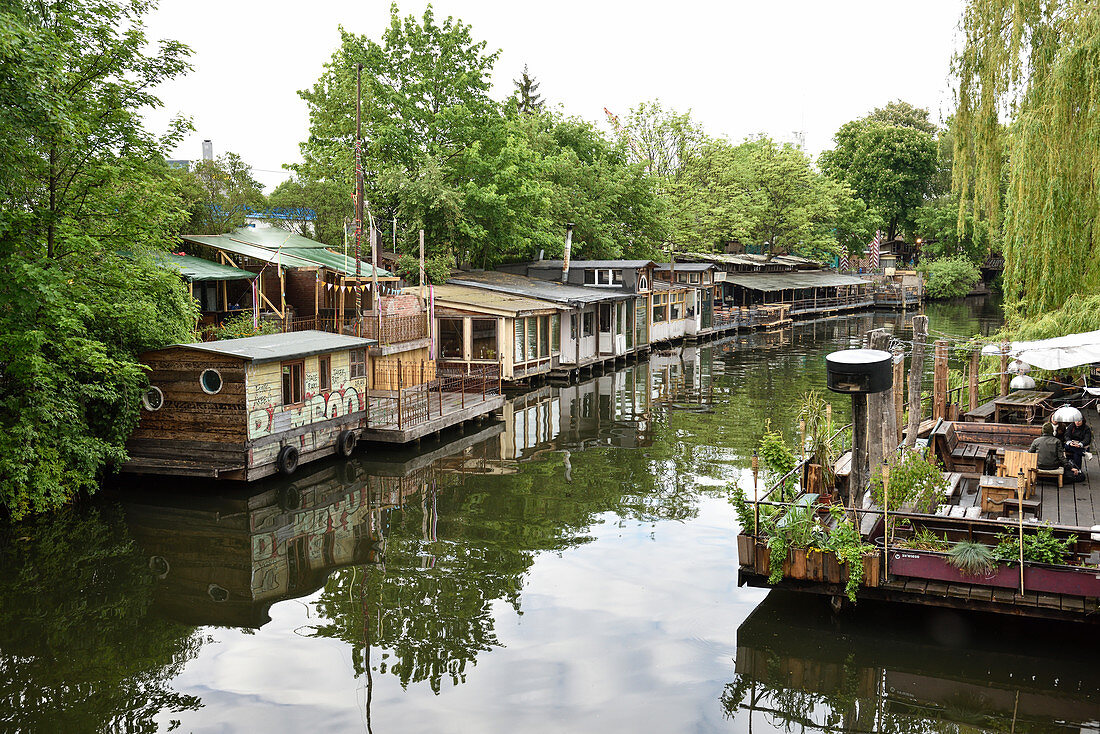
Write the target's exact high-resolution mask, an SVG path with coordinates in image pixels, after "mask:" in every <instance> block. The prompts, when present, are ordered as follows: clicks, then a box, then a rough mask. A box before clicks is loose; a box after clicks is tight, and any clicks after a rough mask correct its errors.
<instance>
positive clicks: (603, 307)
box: [600, 303, 614, 334]
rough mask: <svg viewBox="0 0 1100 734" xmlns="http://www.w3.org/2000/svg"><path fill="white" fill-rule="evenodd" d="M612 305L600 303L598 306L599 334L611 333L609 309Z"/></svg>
mask: <svg viewBox="0 0 1100 734" xmlns="http://www.w3.org/2000/svg"><path fill="white" fill-rule="evenodd" d="M613 307H614V304H611V303H601V304H600V333H601V334H606V333H608V332H610V331H611V309H612V308H613Z"/></svg>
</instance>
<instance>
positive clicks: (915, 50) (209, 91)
mask: <svg viewBox="0 0 1100 734" xmlns="http://www.w3.org/2000/svg"><path fill="white" fill-rule="evenodd" d="M425 5H426V3H425V2H423V1H422V0H417V1H416V2H409V1H405V2H402V3H400V7H401V12H402V14H403V15H407V14H410V13H412V14H416V15H419V14H420V13H422V12H423V9H424V7H425ZM432 5H433V7H434V9H435V13H436V17H437V19H438V20H442V18H444V17H446V16H448V15H452V16H454V17H456V18H460V19H462V20H463V21H464V22H466V23H468V24H470V25H471V26H472V27H473V34H474V37H475V38H476V39H478V40H484V41H486V42H487V43H488V46H489V48H490V49H496V48H499V49H501V50H502V53H501V56H500V59H499V61H498V62H497V64H496V70H495V77H494V80H493V81H494V87H493V96H494V97H495V98H497V99H502V98H504V97H506V96H507V95H509V94H510V93H511V91H512V80H513V79H515V78H516V77H518V76H519V75H520V73H521V72H522V70H523V65H524V64H527V65H528V66H529V68H530V72H531V74H532V75H533V76H534V77H535V78H536V79H537V81H538V82H539V83H540V84H541V86H540V88H539V92H540V93H541V94H542V95H543V98H544V99H545V100H547V101H548V102H549V103H551V104H553V105H561V106H562V107H563V108H564V110H565V111H566V112H567V113H569V114H571V115H578V116H580V117H584V118H586V119H589V120H593V121H597V122H601V123H602V122H603V121H604V119H605V118H604V113H603V109H604V107H607V108H608V109H610V110H611V111H612V112H615V113H617V114H619V115H623V114H625V113H626V112H627V111H628V110H629V109H630V108H631V107H632V106H634V105H636V104H637V103H638V102H640V101H644V100H651V99H655V98H658V99H660V100H661V101H662V103H663V104H664V105H665V106H666V107H672V108H674V109H676V110H680V111H684V110H688V109H690V110H691V112H692V115H693V116H694V117H695V119H696V120H698V121H699V122H701V123H702V125H703V126H704V127H705V129H706V130H707V132H708V133H710V134H712V135H724V136H726V137H729V138H731V139H733V140H740V139H741V138H744V137H745V136H747V135H751V134H756V133H766V134H768V135H771V136H772V137H774V138H776V139H779V140H784V141H794V140H795V134H796V132H797V131H803V132H804V135H805V144H806V148H807V150H808V151H809V152H810V153H811V154H813V155H816V154H817V153H819V152H820V151H822V150H824V149H827V148H829V147H831V146H832V142H831V141H832V136H833V133H834V132H836V129H837V128H838V127H839V126H840V125H842V124H843V123H845V122H847V121H848V120H851V119H854V118H856V117H860V116H862V115H865V114H866V113H867V112H869V111H870V110H871V109H873V108H874V107H877V106H881V105H883V104H885V103H886V102H889V101H890V100H893V99H904V100H906V101H907V102H910V103H912V104H915V105H918V106H921V107H927V108H929V109H930V110H931V113H932V118H933V120H935V121H940V120H942V119H943V118H944V117H946V116H947V115H949V114H950V113H951V110H952V108H953V101H952V99H953V98H952V92H951V83H950V80H949V64H950V60H951V54H952V51H953V49H954V48H955V46H956V43H957V41H958V34H957V26H958V21H959V17H960V15H961V13H962V8H963V0H929V1H928V2H924V3H908V2H904V3H903V2H896V1H894V0H873V1H869V2H848V1H846V0H845V1H839V0H833V1H832V2H821V1H820V0H817V1H809V0H807V1H772V2H760V1H759V0H754V1H753V2H744V1H742V0H727V1H725V2H721V1H719V2H701V1H699V0H677V1H676V2H667V1H666V2H649V1H648V0H636V1H634V2H628V1H624V2H605V1H603V0H555V1H554V2H546V1H544V2H538V3H532V2H522V0H520V1H518V2H517V1H516V0H511V1H508V0H437V2H434V3H433V4H432ZM388 19H389V0H366V1H365V2H364V1H360V2H346V1H344V2H333V1H331V0H312V1H311V2H306V3H302V2H294V3H290V2H286V1H285V0H270V1H269V2H264V3H259V2H250V1H247V0H246V1H244V2H241V1H234V0H222V1H221V2H213V1H212V0H186V1H185V0H161V7H160V8H159V9H158V10H157V11H156V12H155V13H154V14H153V15H151V16H150V17H149V19H148V30H149V35H150V38H153V39H157V38H174V39H177V40H179V41H182V42H184V43H186V44H188V45H189V46H190V47H191V48H192V49H193V51H194V56H193V62H194V66H195V70H194V71H193V72H192V73H191V74H189V75H187V76H186V77H184V78H181V79H178V80H176V81H174V82H172V83H170V84H168V85H165V86H164V87H162V88H161V90H160V96H161V99H162V100H163V101H164V104H165V107H164V109H163V110H161V111H159V112H157V113H155V114H153V115H151V116H150V117H149V121H150V124H151V125H152V126H153V127H154V129H157V130H160V129H163V127H164V125H165V122H166V120H167V118H168V117H169V116H170V115H171V114H175V113H177V112H182V113H184V114H186V115H189V116H190V117H191V118H192V120H193V122H194V125H195V133H194V134H193V135H192V136H190V137H189V138H188V139H187V140H185V141H184V142H183V144H182V145H181V146H180V147H179V149H177V150H176V151H175V155H176V157H179V158H190V159H196V158H199V157H201V141H202V140H203V139H206V138H209V139H211V140H212V141H213V145H214V153H215V155H218V154H221V153H224V152H226V151H233V152H235V153H238V154H240V155H241V156H242V157H243V158H244V159H245V161H246V162H248V163H249V164H251V165H252V166H253V169H254V171H255V173H256V177H257V178H258V179H259V180H260V181H262V182H263V183H264V184H265V185H266V186H267V190H268V192H270V190H271V189H272V188H273V187H274V186H275V185H276V184H278V182H279V181H282V180H283V179H285V178H286V177H287V175H288V174H287V173H286V172H285V171H283V170H281V169H282V165H283V164H284V163H288V162H293V161H295V160H298V143H299V142H300V141H301V140H303V139H304V138H305V137H306V134H307V131H308V118H307V114H306V106H305V103H304V102H303V101H302V100H301V99H300V98H299V97H298V95H297V94H296V92H297V90H299V89H304V88H306V87H308V86H310V85H312V84H313V82H314V81H316V79H317V77H318V76H319V75H320V73H321V67H322V65H323V64H324V62H325V61H326V60H328V58H329V57H330V56H331V55H332V52H333V50H334V49H335V47H336V44H337V43H338V33H337V25H340V24H342V25H343V26H344V27H345V28H347V29H348V30H351V31H354V32H357V33H363V34H366V35H368V36H370V37H372V38H375V39H377V38H379V37H380V34H381V31H382V29H383V28H384V27H385V25H386V23H387V21H388ZM349 104H352V101H351V100H349Z"/></svg>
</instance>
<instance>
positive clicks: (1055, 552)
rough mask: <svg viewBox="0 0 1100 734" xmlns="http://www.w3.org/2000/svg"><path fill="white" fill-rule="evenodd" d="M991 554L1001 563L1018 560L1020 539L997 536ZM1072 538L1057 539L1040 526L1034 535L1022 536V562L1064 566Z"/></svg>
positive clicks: (1049, 529)
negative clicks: (996, 541)
mask: <svg viewBox="0 0 1100 734" xmlns="http://www.w3.org/2000/svg"><path fill="white" fill-rule="evenodd" d="M997 540H998V541H1000V542H999V543H997V547H996V548H995V549H994V550H993V554H994V555H995V556H996V557H997V558H998V559H999V560H1002V561H1017V562H1018V561H1019V560H1020V539H1019V537H1018V536H1017V534H1016V533H1005V534H1003V535H999V536H997ZM1073 542H1074V539H1073V538H1072V537H1066V538H1059V537H1057V536H1055V535H1054V530H1053V529H1052V528H1051V527H1050V526H1049V525H1040V526H1039V527H1038V528H1037V529H1036V531H1035V533H1034V534H1026V533H1025V534H1024V561H1028V562H1031V563H1049V564H1051V565H1057V564H1064V563H1065V562H1066V557H1067V556H1068V555H1069V549H1070V546H1072V545H1073Z"/></svg>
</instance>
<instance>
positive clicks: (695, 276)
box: [688, 273, 700, 283]
mask: <svg viewBox="0 0 1100 734" xmlns="http://www.w3.org/2000/svg"><path fill="white" fill-rule="evenodd" d="M688 282H689V283H698V282H700V275H699V273H689V274H688Z"/></svg>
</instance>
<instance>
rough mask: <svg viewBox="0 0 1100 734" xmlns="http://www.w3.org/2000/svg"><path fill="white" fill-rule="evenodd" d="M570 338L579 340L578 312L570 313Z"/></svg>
mask: <svg viewBox="0 0 1100 734" xmlns="http://www.w3.org/2000/svg"><path fill="white" fill-rule="evenodd" d="M569 340H570V341H576V340H577V314H575V313H571V314H569Z"/></svg>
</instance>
